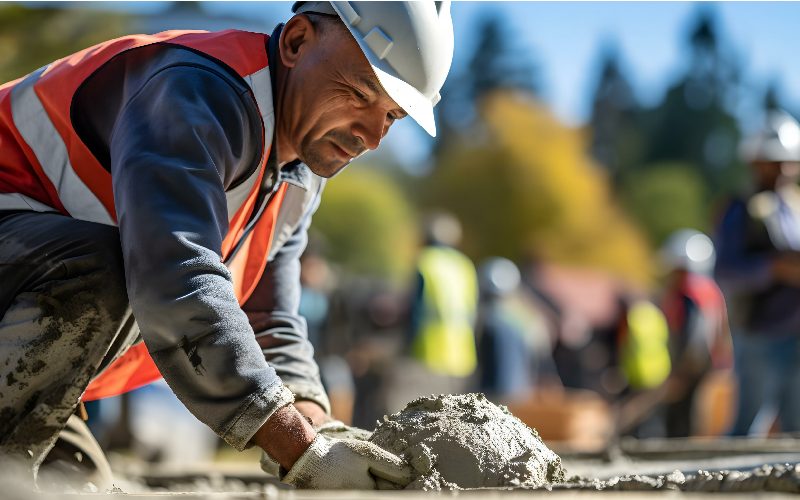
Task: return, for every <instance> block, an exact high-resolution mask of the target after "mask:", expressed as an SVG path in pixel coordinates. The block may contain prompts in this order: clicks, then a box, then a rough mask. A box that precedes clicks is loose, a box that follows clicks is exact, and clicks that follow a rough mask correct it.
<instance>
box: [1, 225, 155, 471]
mask: <svg viewBox="0 0 800 500" xmlns="http://www.w3.org/2000/svg"><path fill="white" fill-rule="evenodd" d="M140 341H141V340H140V338H139V329H138V327H137V325H136V321H135V320H134V318H133V315H132V314H131V308H130V305H129V303H128V295H127V292H126V288H125V270H124V267H123V260H122V249H121V246H120V239H119V230H118V229H117V228H116V227H112V226H106V225H103V224H97V223H92V222H85V221H80V220H76V219H72V218H69V217H65V216H63V215H58V214H52V213H37V212H0V456H3V457H4V458H10V459H13V460H18V461H21V462H22V463H24V464H25V465H26V466H27V468H28V469H29V470H31V471H32V472H33V474H34V477H35V475H36V473H37V471H38V467H39V465H40V464H41V462H42V460H43V459H44V457H45V456H46V455H47V452H48V451H49V450H50V448H52V446H53V444H54V443H55V441H56V439H57V437H58V434H59V432H60V431H61V430H62V429H63V428H64V426H65V425H66V422H67V420H68V419H69V417H70V415H72V414H73V413H74V412H75V409H76V407H77V405H78V402H79V398H80V397H81V395H82V394H83V392H84V391H85V390H86V387H87V386H88V385H89V383H90V382H91V381H92V379H93V378H95V377H96V376H97V375H99V374H100V373H101V372H102V371H103V369H105V368H106V367H108V365H110V364H111V363H112V362H113V361H114V360H115V359H116V358H117V357H119V356H121V355H122V354H124V352H125V351H126V350H127V349H128V348H129V347H130V346H131V345H133V344H134V343H136V342H140Z"/></svg>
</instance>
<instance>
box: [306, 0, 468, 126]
mask: <svg viewBox="0 0 800 500" xmlns="http://www.w3.org/2000/svg"><path fill="white" fill-rule="evenodd" d="M292 11H293V12H294V13H295V14H303V13H319V14H330V15H337V16H339V18H340V19H341V20H342V22H344V24H345V26H347V28H348V29H349V30H350V33H352V35H353V37H355V39H356V41H357V42H358V44H359V45H360V46H361V50H362V51H364V55H365V56H367V60H369V63H370V64H371V65H372V69H373V71H375V76H377V77H378V80H379V81H380V82H381V85H382V86H383V88H384V90H386V93H387V94H389V96H390V97H391V98H392V99H394V101H395V102H396V103H397V104H398V105H399V106H400V107H401V108H403V110H404V111H405V112H406V113H408V115H409V116H410V117H411V118H413V119H414V120H415V121H416V122H417V123H419V124H420V126H421V127H422V128H424V129H425V131H426V132H428V133H429V134H430V135H432V136H434V137H435V136H436V124H435V123H434V119H433V107H434V106H435V105H436V103H437V102H439V99H440V98H441V96H440V95H439V91H440V90H441V88H442V85H444V80H445V78H447V73H448V72H449V71H450V64H451V63H452V61H453V21H452V19H451V18H450V2H296V3H295V4H294V6H293V7H292Z"/></svg>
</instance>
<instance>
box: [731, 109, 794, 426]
mask: <svg viewBox="0 0 800 500" xmlns="http://www.w3.org/2000/svg"><path fill="white" fill-rule="evenodd" d="M740 153H741V155H742V157H743V159H744V160H746V161H747V162H749V163H750V165H751V167H752V172H753V180H754V182H755V191H754V194H753V195H752V196H750V198H749V199H747V200H739V201H734V202H733V203H732V204H731V206H730V208H729V209H728V211H727V213H726V214H725V217H724V219H723V221H722V226H721V227H720V230H719V234H718V241H717V251H718V259H717V265H716V278H717V281H718V282H719V284H720V287H721V288H722V291H723V292H724V294H725V299H726V301H727V303H728V311H729V314H730V317H729V319H730V323H731V331H732V334H733V347H734V370H735V372H736V375H737V377H738V378H739V411H738V416H737V418H736V423H735V424H734V427H733V430H732V433H733V434H734V435H759V434H766V433H767V432H768V431H769V430H770V428H771V427H772V425H773V422H774V420H775V417H776V416H777V417H778V418H779V419H780V429H781V430H782V431H784V432H793V431H800V397H798V396H797V393H796V391H797V388H798V387H800V254H798V251H799V250H800V188H798V186H797V180H798V177H799V176H800V126H798V123H797V121H796V120H795V119H794V118H792V117H791V116H790V115H789V114H788V113H786V112H784V111H781V110H771V111H769V112H768V114H767V117H766V122H765V124H764V127H763V128H762V129H761V130H759V131H758V132H757V133H755V134H754V135H752V136H751V137H748V138H747V139H746V140H744V141H743V142H742V144H741V147H740Z"/></svg>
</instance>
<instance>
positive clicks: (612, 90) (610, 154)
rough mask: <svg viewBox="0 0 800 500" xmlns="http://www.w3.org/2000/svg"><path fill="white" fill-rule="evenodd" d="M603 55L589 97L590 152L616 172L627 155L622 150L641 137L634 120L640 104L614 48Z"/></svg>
mask: <svg viewBox="0 0 800 500" xmlns="http://www.w3.org/2000/svg"><path fill="white" fill-rule="evenodd" d="M603 58H604V62H603V69H602V71H601V74H600V81H599V82H598V85H597V88H596V89H595V92H594V98H593V99H592V117H591V120H590V123H589V125H590V127H591V130H592V154H593V155H594V157H595V158H596V159H597V161H599V162H600V163H601V164H602V165H604V166H605V167H606V168H608V170H609V171H610V172H612V173H614V174H615V173H616V172H617V171H618V170H619V169H620V167H621V165H622V164H623V162H624V161H625V160H626V159H627V157H628V156H630V155H628V154H625V153H627V151H623V150H629V149H630V147H631V146H633V145H635V144H639V143H641V142H642V141H643V140H644V138H642V137H640V136H641V133H640V132H639V131H638V130H637V129H636V127H635V126H634V123H633V122H634V119H635V114H636V113H637V112H638V111H639V104H638V102H637V100H636V96H635V95H634V92H633V87H632V86H631V84H630V83H629V82H628V80H627V78H626V77H625V75H623V73H622V71H621V70H620V63H619V53H618V52H617V49H616V48H615V47H607V48H606V49H605V51H604V55H603ZM621 157H622V158H621ZM621 160H622V161H621Z"/></svg>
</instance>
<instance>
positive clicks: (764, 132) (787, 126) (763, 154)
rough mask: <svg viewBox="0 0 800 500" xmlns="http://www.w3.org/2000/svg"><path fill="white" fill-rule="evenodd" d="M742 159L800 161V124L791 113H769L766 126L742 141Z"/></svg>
mask: <svg viewBox="0 0 800 500" xmlns="http://www.w3.org/2000/svg"><path fill="white" fill-rule="evenodd" d="M739 154H740V155H741V157H742V159H743V160H745V161H748V162H753V161H800V124H798V123H797V120H795V119H794V118H793V117H792V116H791V115H790V114H789V113H787V112H786V111H783V110H773V111H769V112H768V113H767V119H766V120H765V122H764V126H763V127H762V128H761V129H760V130H759V131H758V132H756V133H755V134H753V135H752V136H750V137H748V138H747V139H745V140H744V141H742V144H741V146H740V147H739Z"/></svg>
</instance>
